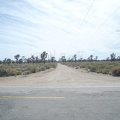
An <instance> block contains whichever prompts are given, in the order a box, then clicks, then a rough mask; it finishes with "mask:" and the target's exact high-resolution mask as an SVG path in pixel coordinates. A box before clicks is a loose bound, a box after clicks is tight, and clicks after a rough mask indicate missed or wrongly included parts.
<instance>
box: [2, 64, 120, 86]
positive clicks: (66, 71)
mask: <svg viewBox="0 0 120 120" xmlns="http://www.w3.org/2000/svg"><path fill="white" fill-rule="evenodd" d="M0 85H22V86H23V85H44V86H46V85H47V86H49V85H54V86H64V85H67V86H68V87H69V86H70V85H75V86H81V85H87V86H89V85H97V86H99V85H102V86H106V85H116V86H117V85H120V78H118V77H113V76H110V75H102V74H97V73H92V72H87V71H85V70H83V69H74V68H71V67H68V66H65V65H62V64H60V63H58V65H57V68H56V69H55V70H53V71H50V72H42V73H41V72H40V73H35V74H31V75H28V76H22V77H21V76H17V77H8V78H2V79H0Z"/></svg>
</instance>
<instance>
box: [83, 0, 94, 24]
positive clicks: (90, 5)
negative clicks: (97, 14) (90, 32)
mask: <svg viewBox="0 0 120 120" xmlns="http://www.w3.org/2000/svg"><path fill="white" fill-rule="evenodd" d="M94 2H95V0H93V1H92V3H91V5H90V7H89V9H88V11H87V13H86V15H85V17H84V19H83V22H82V24H81V26H82V25H83V23H84V22H85V20H86V18H87V16H88V13H89V12H90V9H91V8H92V6H93V3H94Z"/></svg>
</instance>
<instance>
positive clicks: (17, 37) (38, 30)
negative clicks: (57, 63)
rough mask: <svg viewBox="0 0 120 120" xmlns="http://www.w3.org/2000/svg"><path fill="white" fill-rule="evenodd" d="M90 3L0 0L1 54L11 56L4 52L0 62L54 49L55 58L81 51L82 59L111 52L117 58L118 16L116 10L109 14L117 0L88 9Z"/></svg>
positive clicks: (96, 2)
mask: <svg viewBox="0 0 120 120" xmlns="http://www.w3.org/2000/svg"><path fill="white" fill-rule="evenodd" d="M92 1H93V0H90V1H88V0H57V1H56V0H46V1H43V0H21V1H15V0H14V1H13V0H9V1H7V0H5V1H1V4H0V28H1V29H0V45H1V46H2V47H1V51H2V52H3V51H4V50H5V51H11V53H7V52H5V51H4V53H5V54H3V55H2V56H0V59H4V58H5V57H7V56H9V57H10V56H14V55H13V54H15V53H16V54H17V53H19V54H23V52H24V54H25V55H27V54H31V53H36V52H42V51H43V50H46V51H48V53H49V52H50V51H54V50H56V55H57V56H56V57H57V59H58V58H59V57H60V55H61V53H66V56H67V57H69V55H70V56H72V54H75V53H77V51H84V57H85V58H87V57H88V56H89V54H93V55H97V54H98V56H100V57H101V58H105V57H106V56H108V55H109V54H111V52H112V50H113V52H116V53H117V54H118V55H119V54H120V53H119V51H118V49H119V45H118V44H119V39H116V38H118V37H119V34H118V33H117V32H116V30H118V29H119V27H120V26H119V16H120V13H119V10H118V11H116V12H115V14H113V15H112V13H114V11H115V10H116V9H117V8H118V7H119V5H120V1H119V0H114V1H113V0H106V1H105V0H100V1H97V0H95V1H94V4H93V5H92V6H91V8H90V5H91V3H92ZM21 8H22V9H21ZM89 8H90V10H89V13H88V14H87V12H88V9H89ZM84 18H85V20H84ZM107 19H108V20H107ZM106 20H107V21H106ZM83 21H84V24H83V26H82V28H81V24H82V22H83ZM100 26H101V27H100ZM99 27H100V28H99ZM96 31H97V32H96ZM113 41H115V42H114V44H113ZM9 46H10V47H9ZM26 49H27V50H26ZM13 51H16V52H13ZM2 52H1V53H2ZM101 53H102V55H101ZM8 54H9V55H8Z"/></svg>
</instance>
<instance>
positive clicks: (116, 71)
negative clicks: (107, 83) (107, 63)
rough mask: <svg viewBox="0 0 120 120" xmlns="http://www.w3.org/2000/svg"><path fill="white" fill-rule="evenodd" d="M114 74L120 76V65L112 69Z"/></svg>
mask: <svg viewBox="0 0 120 120" xmlns="http://www.w3.org/2000/svg"><path fill="white" fill-rule="evenodd" d="M112 75H113V76H120V67H114V68H113V69H112Z"/></svg>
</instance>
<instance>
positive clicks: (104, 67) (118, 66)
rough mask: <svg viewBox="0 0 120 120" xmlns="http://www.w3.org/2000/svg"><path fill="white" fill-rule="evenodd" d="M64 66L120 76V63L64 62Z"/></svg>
mask: <svg viewBox="0 0 120 120" xmlns="http://www.w3.org/2000/svg"><path fill="white" fill-rule="evenodd" d="M62 64H64V65H67V66H70V67H74V68H76V69H80V68H84V69H86V70H87V71H90V72H96V73H103V74H110V75H113V76H120V62H118V61H114V62H111V61H93V62H62Z"/></svg>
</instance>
